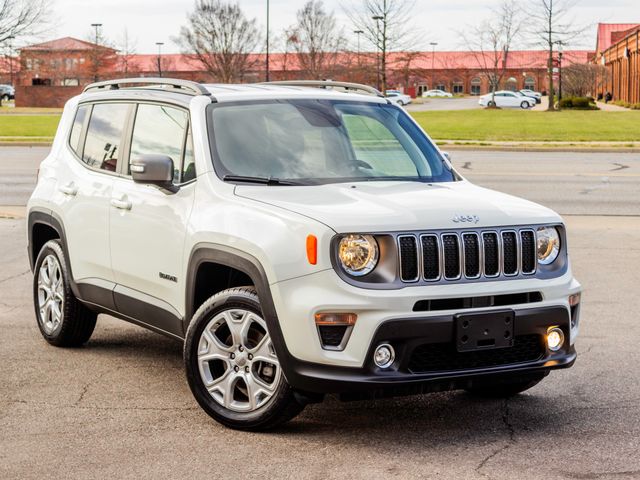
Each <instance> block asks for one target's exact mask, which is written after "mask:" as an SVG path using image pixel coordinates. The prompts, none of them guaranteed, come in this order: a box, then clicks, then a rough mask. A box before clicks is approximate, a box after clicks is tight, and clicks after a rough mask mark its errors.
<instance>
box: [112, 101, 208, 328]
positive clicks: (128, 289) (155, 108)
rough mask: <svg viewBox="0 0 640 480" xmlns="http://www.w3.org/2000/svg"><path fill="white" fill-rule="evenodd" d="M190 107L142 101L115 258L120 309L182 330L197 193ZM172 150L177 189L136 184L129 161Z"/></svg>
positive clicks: (117, 184)
mask: <svg viewBox="0 0 640 480" xmlns="http://www.w3.org/2000/svg"><path fill="white" fill-rule="evenodd" d="M189 132H190V129H189V113H188V111H187V110H186V109H182V108H179V107H176V106H172V105H162V104H151V103H148V104H147V103H140V104H139V105H137V109H136V112H135V116H134V120H133V126H132V134H131V138H130V148H129V150H130V154H129V156H128V158H127V159H126V160H125V162H124V163H123V165H122V170H121V173H122V176H121V177H119V178H117V179H115V181H114V187H113V194H112V207H111V211H110V222H111V258H112V266H113V271H114V275H115V280H116V282H117V284H118V285H117V286H116V289H115V291H114V296H115V301H116V305H117V307H118V310H119V311H120V312H122V313H124V314H125V315H128V316H130V317H132V318H134V319H136V320H138V321H140V322H143V323H145V324H147V325H150V326H152V327H156V328H159V329H162V330H163V331H166V332H170V333H173V334H176V335H180V336H181V335H183V332H182V322H181V318H182V315H183V310H184V291H185V287H184V281H185V279H184V278H182V277H181V272H182V271H183V269H182V265H183V249H184V241H185V235H186V228H187V222H188V219H189V216H190V215H191V209H192V205H193V200H194V193H195V179H196V174H195V163H194V157H193V146H192V139H191V135H190V133H189ZM145 154H160V155H168V156H169V157H171V159H172V160H173V163H174V184H175V185H176V186H179V187H180V188H179V190H178V191H177V192H173V193H172V192H169V191H167V190H164V189H161V188H159V187H157V186H153V185H146V184H139V183H135V182H134V181H133V180H132V178H131V175H130V169H129V163H130V161H131V160H132V159H135V158H136V157H137V156H139V155H145Z"/></svg>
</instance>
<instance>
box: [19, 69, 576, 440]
mask: <svg viewBox="0 0 640 480" xmlns="http://www.w3.org/2000/svg"><path fill="white" fill-rule="evenodd" d="M143 83H144V84H145V86H142V84H143ZM28 238H29V255H30V260H31V265H32V268H33V272H34V283H33V295H34V301H35V312H36V317H37V320H38V325H39V328H40V331H41V332H42V335H43V336H44V338H45V339H46V340H47V341H48V342H49V343H51V344H53V345H56V346H66V347H71V346H79V345H82V344H84V343H85V342H87V341H88V340H89V337H90V336H91V334H92V332H93V329H94V326H95V323H96V316H97V314H99V313H106V314H109V315H113V316H115V317H119V318H121V319H123V320H127V321H129V322H133V323H135V324H138V325H141V326H143V327H146V328H149V329H151V330H154V331H156V332H159V333H163V334H165V335H168V336H170V337H173V338H176V339H178V340H184V362H185V368H186V374H187V379H188V381H189V385H190V387H191V390H192V391H193V394H194V396H195V398H196V399H197V401H198V402H199V404H200V405H201V406H202V408H203V409H204V410H205V411H206V412H207V413H208V414H209V415H211V416H212V417H213V418H215V419H216V420H218V421H219V422H221V423H223V424H225V425H227V426H230V427H233V428H240V429H255V430H257V429H267V428H270V427H274V426H275V425H278V424H280V423H282V422H284V421H287V420H289V419H291V418H292V417H294V416H295V415H296V414H298V413H299V412H300V411H301V410H302V409H303V407H304V405H305V404H307V403H309V402H314V401H319V400H321V399H322V398H323V395H324V394H326V393H335V394H339V395H340V396H341V397H342V398H344V399H353V398H356V399H357V398H367V397H371V396H376V397H377V396H382V395H399V394H406V393H422V392H429V391H439V390H443V389H466V390H469V391H471V392H474V393H476V394H479V395H492V396H505V395H513V394H515V393H518V392H521V391H523V390H525V389H527V388H530V387H531V386H533V385H534V384H536V383H537V382H539V381H540V380H541V379H542V378H543V377H544V376H545V375H547V374H548V373H549V371H550V370H552V369H557V368H563V367H569V366H571V365H572V364H573V363H574V361H575V359H576V352H575V348H574V342H575V340H576V336H577V333H578V320H579V302H580V285H579V283H578V282H577V281H576V280H575V279H574V278H573V275H572V273H571V268H570V264H569V256H568V254H567V237H566V231H565V227H564V225H563V223H562V220H561V218H560V217H559V216H558V215H557V214H556V213H554V212H552V211H550V210H549V209H547V208H544V207H541V206H538V205H535V204H533V203H531V202H528V201H525V200H521V199H518V198H514V197H511V196H508V195H504V194H500V193H497V192H493V191H491V190H487V189H484V188H480V187H477V186H475V185H472V184H471V183H469V182H468V181H466V180H465V179H464V178H463V177H462V176H461V175H460V174H458V173H457V172H456V171H455V170H454V169H453V168H452V166H451V164H450V162H449V160H448V158H447V156H446V155H445V154H443V153H442V152H440V151H439V150H438V148H437V147H436V146H435V145H434V143H433V142H432V141H431V140H430V139H429V137H428V136H427V135H426V134H425V133H424V132H423V131H422V130H421V129H420V127H419V126H418V125H417V123H416V122H415V121H414V120H413V119H412V118H411V117H410V116H409V115H407V114H406V113H405V112H404V111H403V110H402V109H401V108H399V107H397V106H396V105H393V104H391V103H390V102H389V101H387V100H386V99H385V98H384V97H382V96H381V95H380V94H379V92H377V91H376V90H374V89H371V88H369V87H365V86H358V85H354V84H344V83H336V82H288V83H280V84H255V85H202V84H197V83H193V82H187V81H181V80H167V79H128V80H120V81H109V82H102V83H99V84H94V85H91V86H89V87H87V88H86V89H85V91H84V93H82V94H81V95H80V96H78V97H76V98H73V99H71V100H70V101H69V102H68V103H67V105H66V107H65V109H64V113H63V115H62V119H61V121H60V126H59V128H58V132H57V134H56V138H55V141H54V144H53V148H52V150H51V153H50V155H49V156H48V157H47V158H46V159H45V160H44V161H43V162H42V165H41V167H40V171H39V177H38V183H37V186H36V189H35V191H34V192H33V195H32V197H31V199H30V201H29V205H28Z"/></svg>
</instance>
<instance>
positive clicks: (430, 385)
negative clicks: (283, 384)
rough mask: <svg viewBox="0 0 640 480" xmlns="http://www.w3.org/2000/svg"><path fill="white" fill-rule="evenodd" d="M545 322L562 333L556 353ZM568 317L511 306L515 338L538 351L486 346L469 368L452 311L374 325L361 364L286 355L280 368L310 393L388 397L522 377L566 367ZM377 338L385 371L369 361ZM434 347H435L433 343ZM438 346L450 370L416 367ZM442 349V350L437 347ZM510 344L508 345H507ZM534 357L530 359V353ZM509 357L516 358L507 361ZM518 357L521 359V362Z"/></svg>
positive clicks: (559, 311) (570, 358)
mask: <svg viewBox="0 0 640 480" xmlns="http://www.w3.org/2000/svg"><path fill="white" fill-rule="evenodd" d="M550 325H557V326H559V327H560V328H561V329H562V330H563V331H564V333H565V344H564V346H563V348H562V349H561V350H559V351H558V352H550V351H548V350H547V349H546V346H545V344H544V335H545V334H546V331H547V328H548V327H549V326H550ZM570 327H571V318H570V316H569V312H568V311H567V309H566V308H564V307H541V308H532V309H523V310H516V311H515V324H514V335H515V337H516V339H517V338H524V337H528V338H533V337H534V336H538V338H539V355H537V356H536V355H533V356H532V355H530V354H528V356H527V358H526V359H524V360H522V359H519V358H518V356H517V355H515V356H514V350H513V349H514V348H515V347H507V348H504V349H493V350H485V351H483V352H480V353H482V354H485V353H487V352H492V353H490V357H485V358H484V360H483V358H482V355H480V357H478V358H479V359H480V360H479V361H478V362H469V363H474V364H475V365H474V366H473V367H470V368H465V367H463V368H461V367H460V365H464V364H465V363H466V360H467V359H468V357H467V358H464V357H459V356H464V355H470V353H468V352H467V353H457V351H456V347H455V316H454V315H442V316H438V317H429V318H419V319H415V318H414V319H411V320H410V321H408V320H407V319H397V320H389V321H386V322H384V323H383V324H381V325H380V326H379V328H378V329H377V331H376V333H375V335H374V338H373V341H372V342H371V344H370V346H369V350H368V353H367V356H366V360H365V363H364V365H363V366H362V367H359V368H352V367H337V366H330V365H323V364H317V363H310V362H304V361H299V360H296V359H294V358H292V357H289V359H288V361H287V363H288V365H286V366H284V367H285V372H286V374H287V380H288V381H289V383H290V384H291V385H292V387H294V388H295V389H298V390H302V391H306V392H313V393H341V394H349V393H353V394H366V395H364V396H367V397H371V396H374V397H375V396H389V395H399V394H404V393H421V392H429V391H441V390H452V389H461V388H468V387H470V386H472V385H473V383H474V382H477V381H479V380H483V381H486V380H488V379H497V378H503V377H508V376H517V377H526V376H531V375H540V374H546V373H548V372H549V371H550V370H553V369H558V368H568V367H570V366H572V365H573V363H574V362H575V360H576V351H575V348H574V347H573V346H572V345H570V343H569V334H570ZM381 343H389V344H391V345H392V346H393V347H394V349H395V351H396V361H395V362H394V364H393V366H392V367H390V368H389V369H386V370H381V369H379V368H377V367H376V366H375V365H374V364H373V361H372V357H373V351H374V349H375V348H376V346H378V345H379V344H381ZM436 346H437V347H436ZM431 347H433V348H434V349H435V348H438V349H439V351H447V349H450V355H452V357H451V358H455V359H456V360H460V359H461V358H462V360H461V361H458V362H457V366H456V367H455V368H454V369H447V368H443V369H440V370H433V369H431V368H429V366H428V365H426V368H425V365H424V364H423V365H421V366H420V365H419V366H418V368H416V365H417V364H416V360H415V358H416V357H415V355H416V354H417V350H416V349H418V348H420V349H421V351H422V352H424V351H428V350H429V348H431ZM442 349H444V350H442ZM510 349H511V350H510ZM534 357H535V358H534ZM510 359H515V361H512V362H510V361H509V360H510ZM521 360H522V361H521Z"/></svg>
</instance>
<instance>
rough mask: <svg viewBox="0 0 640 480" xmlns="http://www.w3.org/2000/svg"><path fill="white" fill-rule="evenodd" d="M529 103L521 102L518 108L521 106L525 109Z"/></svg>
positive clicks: (528, 106)
mask: <svg viewBox="0 0 640 480" xmlns="http://www.w3.org/2000/svg"><path fill="white" fill-rule="evenodd" d="M530 107H531V105H530V104H529V102H522V103H521V104H520V108H522V109H523V110H526V109H527V108H530Z"/></svg>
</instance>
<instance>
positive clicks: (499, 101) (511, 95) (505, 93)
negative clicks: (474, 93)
mask: <svg viewBox="0 0 640 480" xmlns="http://www.w3.org/2000/svg"><path fill="white" fill-rule="evenodd" d="M478 104H480V106H482V107H493V106H497V107H500V108H523V109H528V108H532V107H535V105H536V101H535V99H533V98H531V97H526V96H524V95H522V94H521V93H519V92H512V91H509V90H498V91H497V92H496V93H495V100H494V98H493V96H492V95H491V94H490V93H488V94H487V95H483V96H481V97H480V100H478Z"/></svg>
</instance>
